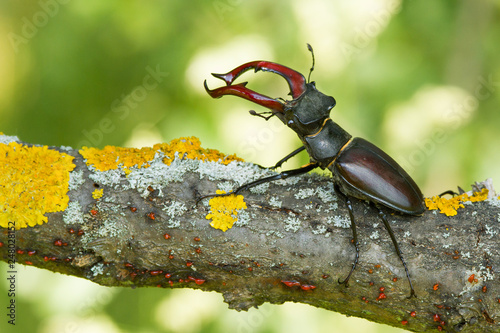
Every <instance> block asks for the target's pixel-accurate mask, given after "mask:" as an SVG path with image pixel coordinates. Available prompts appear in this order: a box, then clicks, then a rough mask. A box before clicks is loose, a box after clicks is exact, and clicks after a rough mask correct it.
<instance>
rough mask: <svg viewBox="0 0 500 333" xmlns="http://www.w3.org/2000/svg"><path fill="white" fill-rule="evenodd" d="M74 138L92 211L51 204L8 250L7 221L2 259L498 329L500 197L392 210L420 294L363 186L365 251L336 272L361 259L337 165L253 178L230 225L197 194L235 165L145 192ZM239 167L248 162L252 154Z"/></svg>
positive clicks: (248, 303)
mask: <svg viewBox="0 0 500 333" xmlns="http://www.w3.org/2000/svg"><path fill="white" fill-rule="evenodd" d="M65 152H66V153H68V154H70V155H72V156H74V157H75V160H74V163H75V164H76V169H75V171H80V170H81V171H83V180H84V183H83V184H82V185H81V186H79V187H78V189H76V190H72V191H70V192H69V193H68V195H69V197H70V202H71V201H78V202H79V204H80V206H81V207H82V211H83V221H81V223H76V222H75V223H73V224H71V223H68V219H65V218H64V214H65V213H64V212H61V213H52V214H48V215H47V216H48V223H46V224H44V225H39V226H36V227H32V228H26V229H21V230H18V231H16V232H15V239H16V242H15V249H10V252H9V246H8V244H9V233H8V231H7V230H6V229H4V230H3V232H1V233H0V242H2V243H3V246H2V247H0V258H1V259H2V260H3V261H7V262H8V261H9V260H10V259H12V251H13V250H15V260H16V261H17V262H18V263H20V264H29V265H33V266H36V267H40V268H44V269H48V270H51V271H55V272H60V273H64V274H68V275H74V276H78V277H81V278H85V279H88V280H91V281H93V282H95V283H98V284H100V285H105V286H123V287H131V286H135V287H145V286H161V287H165V288H184V287H188V288H197V289H201V290H207V291H217V292H220V293H222V294H223V296H224V300H225V302H227V303H228V304H229V307H230V308H233V309H236V310H246V309H248V308H250V307H253V306H259V305H260V304H262V303H264V302H271V303H276V304H281V303H283V302H286V301H293V302H301V303H306V304H310V305H314V306H317V307H321V308H324V309H328V310H331V311H337V312H340V313H343V314H346V315H350V316H357V317H362V318H366V319H368V320H372V321H375V322H379V323H384V324H389V325H393V326H397V327H401V328H404V329H407V330H410V331H415V332H428V331H434V330H438V326H440V327H441V328H442V329H443V330H445V331H461V332H498V331H500V323H499V322H500V283H499V277H498V276H499V274H500V259H499V247H498V234H499V231H500V223H499V218H500V204H499V201H498V199H496V198H495V199H489V200H487V201H484V202H478V203H474V204H468V205H465V208H463V209H460V210H459V211H458V214H457V215H456V216H454V217H447V216H445V215H443V214H438V213H436V212H431V211H427V212H426V213H425V214H424V215H423V216H422V217H411V216H402V215H397V214H394V215H391V212H390V211H387V214H388V219H389V222H390V223H391V225H392V228H393V230H394V233H395V235H396V238H397V240H398V242H399V246H400V247H401V250H402V251H403V253H404V257H405V260H406V263H407V265H408V269H409V271H410V274H411V278H412V280H413V285H414V287H415V291H416V294H417V296H418V297H417V298H411V299H408V298H407V297H408V295H409V294H410V289H409V285H408V281H407V279H406V276H405V271H404V268H403V266H402V264H401V262H400V260H399V258H398V256H397V255H396V252H395V249H394V247H393V245H392V243H391V240H390V238H389V235H388V234H387V232H386V230H385V229H384V225H383V224H382V222H381V221H380V220H379V217H378V215H377V211H376V210H375V209H374V208H373V207H371V206H370V205H368V204H366V203H365V202H361V201H359V200H356V199H353V207H354V214H355V218H356V223H357V227H358V228H357V231H358V238H359V241H360V259H359V264H358V267H357V268H356V270H355V272H354V273H353V275H352V277H351V281H350V286H349V287H348V288H346V287H344V286H343V285H339V283H338V282H337V281H338V279H343V278H344V277H345V276H346V275H347V273H348V272H349V270H350V268H351V265H352V262H353V259H354V247H353V246H352V244H351V242H350V240H351V238H352V234H351V229H350V228H349V219H348V212H347V209H346V207H345V203H344V202H342V201H341V200H340V198H339V199H337V198H336V197H335V194H334V193H333V186H332V182H331V178H329V177H327V176H319V175H305V176H300V177H296V178H294V179H288V180H286V181H277V182H273V183H270V184H269V185H266V186H264V187H261V188H260V190H259V189H258V190H256V191H253V192H252V191H245V193H243V195H244V198H245V201H246V203H247V206H248V209H246V210H245V211H244V212H241V213H240V215H239V216H240V221H239V222H238V223H236V225H235V226H234V227H233V228H232V229H229V230H228V231H227V232H222V231H220V230H216V229H214V228H212V227H211V226H210V225H209V221H208V220H207V219H206V218H205V216H206V215H207V213H208V211H209V207H208V204H207V201H208V200H204V201H203V202H202V203H200V204H199V205H198V206H197V207H196V206H195V198H196V195H197V194H198V193H201V194H207V193H213V192H214V191H215V190H216V189H217V188H218V186H220V185H221V184H222V185H223V186H224V184H225V185H227V184H228V182H231V181H232V179H229V177H228V179H227V180H225V181H224V180H219V181H213V180H210V177H208V176H206V175H205V176H203V175H200V173H199V172H197V170H191V171H188V172H184V173H182V176H181V177H179V178H178V179H177V180H176V181H172V182H170V183H169V184H168V185H166V186H164V187H162V188H158V187H156V188H155V187H154V186H151V187H150V188H149V191H148V194H147V196H145V195H144V193H143V192H142V191H138V190H136V189H123V190H119V189H117V187H113V186H110V185H108V184H99V182H98V181H96V180H95V178H94V180H92V179H91V178H89V177H90V176H91V174H92V173H93V172H94V171H91V170H89V169H88V167H87V166H86V165H85V163H84V162H83V160H82V157H81V156H80V155H79V154H78V152H77V151H65ZM171 167H172V168H176V167H179V166H178V165H175V164H172V166H171ZM238 168H241V169H242V172H244V170H243V169H244V168H245V166H244V165H243V164H241V165H239V166H238ZM255 169H256V170H258V168H255ZM262 174H266V175H269V171H266V170H263V171H262ZM116 181H117V182H118V183H119V182H124V181H125V180H124V179H117V180H116ZM234 186H236V185H234ZM97 187H98V188H100V189H104V193H106V195H105V196H104V197H103V198H101V199H100V200H95V199H93V198H92V196H91V193H92V191H94V190H95V189H96V188H97ZM141 194H142V196H141ZM182 204H183V206H182ZM175 207H181V208H179V209H177V210H176V209H173V208H175ZM151 213H154V219H153V218H152V217H153V215H152V214H151ZM341 225H342V226H341ZM166 234H167V235H168V236H166ZM9 254H10V255H9ZM285 282H286V283H285ZM308 289H309V290H308Z"/></svg>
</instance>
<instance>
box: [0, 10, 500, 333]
mask: <svg viewBox="0 0 500 333" xmlns="http://www.w3.org/2000/svg"><path fill="white" fill-rule="evenodd" d="M499 8H500V1H498V0H489V1H488V0H466V1H453V2H448V1H436V0H419V1H406V2H404V3H403V2H402V1H400V0H355V1H336V2H333V1H327V0H313V1H306V0H292V1H284V0H276V1H263V0H256V1H242V0H221V1H215V0H209V1H200V0H192V1H182V2H181V1H158V0H152V1H147V2H146V1H142V2H141V1H132V0H131V1H117V0H108V1H101V0H86V1H83V0H72V1H70V0H39V1H14V0H0V131H1V132H4V133H5V134H7V135H17V136H19V138H20V139H21V140H23V141H26V142H31V143H38V144H47V145H56V146H60V145H65V146H72V147H75V148H77V147H80V146H83V145H86V146H97V147H104V146H105V145H120V146H135V147H142V146H148V145H152V144H154V143H157V142H162V141H163V142H168V141H170V140H171V139H174V138H178V137H181V136H197V137H199V138H200V139H201V141H202V144H203V146H205V147H209V148H215V149H219V150H221V151H223V152H225V153H236V154H238V155H239V156H241V157H243V158H244V159H245V160H248V161H252V162H255V163H259V164H261V165H273V164H274V163H275V162H276V161H277V160H278V159H279V158H281V157H283V156H284V155H286V154H287V153H288V152H290V151H292V150H293V149H295V148H298V147H299V146H300V142H299V141H298V139H297V138H296V136H295V135H294V134H293V133H292V132H291V131H289V130H288V129H287V128H286V127H285V126H283V125H281V124H280V123H279V121H278V120H277V119H272V120H270V121H268V122H265V121H264V120H263V119H260V118H257V117H251V116H250V115H249V114H248V110H250V109H255V110H257V111H263V110H262V109H259V108H258V107H257V106H256V105H253V104H251V103H249V102H246V101H243V100H238V99H236V98H234V97H225V98H222V99H220V100H213V99H211V98H210V97H209V96H208V95H207V94H206V93H205V91H204V89H203V80H205V79H207V80H208V84H209V86H210V87H218V86H220V84H221V83H222V82H221V81H218V80H216V79H215V78H212V77H211V76H210V73H211V72H216V73H224V72H227V71H229V70H230V69H232V68H234V67H235V66H237V65H240V64H242V63H244V62H247V61H251V60H259V59H262V60H270V61H274V62H278V63H281V64H284V65H287V66H289V67H292V68H294V69H296V70H298V71H300V72H302V73H304V74H305V75H307V73H308V71H309V68H310V67H311V56H310V54H309V52H308V51H307V49H306V43H310V44H311V45H312V46H313V47H314V50H315V55H316V69H315V71H314V72H313V73H312V80H314V81H316V82H317V87H318V88H319V90H320V91H322V92H324V93H327V94H329V95H332V96H334V97H335V98H336V100H337V107H336V108H335V109H334V110H333V112H332V118H333V119H334V120H335V121H337V122H338V123H339V124H341V126H343V127H344V129H346V130H347V131H349V132H350V133H351V134H353V135H354V136H362V137H364V138H366V139H368V140H370V141H372V142H374V143H375V144H377V145H378V146H380V147H382V148H383V149H384V150H385V151H386V152H388V153H389V154H390V155H391V156H393V157H394V158H395V159H396V160H397V161H399V162H400V163H401V164H402V165H403V166H404V168H405V169H406V170H407V171H409V173H410V174H411V175H412V176H413V177H414V179H415V180H416V182H417V183H418V184H420V185H421V188H422V190H423V192H424V194H426V195H427V196H430V195H434V194H437V193H440V192H442V191H444V190H448V189H455V188H456V186H457V185H459V186H462V187H464V188H467V187H468V186H469V185H470V184H471V183H472V182H474V181H481V180H484V179H485V178H488V177H491V178H493V180H494V183H496V184H497V186H500V185H498V184H499V180H500V171H499V168H498V165H499V162H500V154H499V153H498V147H499V144H500V137H499V135H498V132H499V130H500V112H499V107H500V93H499V91H500V56H499V50H500V17H499V15H500V11H499ZM242 80H248V81H250V83H249V87H250V88H252V89H255V90H257V91H259V92H262V93H264V94H267V95H269V96H272V97H286V94H287V93H288V91H287V86H286V84H285V81H283V80H282V79H281V78H279V77H277V76H275V75H272V74H269V73H257V74H254V73H253V72H248V73H247V74H245V76H244V77H243V78H242ZM305 162H307V156H305V154H304V156H301V157H300V158H296V160H294V161H290V162H289V163H288V165H287V167H290V168H293V167H296V166H298V165H301V164H304V163H305ZM18 269H19V275H18V278H19V281H18V282H19V284H18V290H19V293H18V296H17V301H18V312H17V325H16V327H15V330H13V331H17V332H43V333H45V332H47V333H48V332H111V333H114V332H183V333H189V332H227V331H236V332H304V331H309V332H326V331H328V332H365V333H367V332H400V331H401V330H399V329H396V328H391V327H388V326H383V325H377V324H373V323H369V322H367V321H364V320H362V319H356V318H346V317H344V316H342V315H338V314H335V313H330V312H327V311H323V310H320V309H315V308H312V307H310V306H307V305H300V304H291V303H287V304H285V305H281V306H273V305H269V304H265V305H263V306H261V307H260V308H259V309H258V310H256V309H252V310H250V311H249V312H246V313H238V312H235V311H232V310H228V309H227V306H226V304H225V303H223V302H222V297H221V296H220V295H219V294H215V293H203V292H199V291H193V290H161V289H139V290H138V289H136V290H132V289H124V288H117V289H108V288H104V287H100V286H97V285H94V284H92V283H89V282H87V281H84V280H81V279H77V278H72V277H66V276H62V275H60V274H53V273H50V272H46V271H43V270H39V269H34V268H31V267H23V266H18ZM6 271H7V268H6V266H5V264H3V263H2V264H1V265H0V275H1V276H2V278H1V279H0V295H2V296H1V297H0V299H5V298H4V296H5V295H6V288H7V281H6V280H5V278H3V277H4V276H5V274H6ZM2 302H3V301H2ZM2 307H3V306H2ZM5 325H6V323H5V319H2V321H1V322H0V327H1V328H2V329H1V331H2V332H5V330H4V328H3V327H4V326H5ZM7 329H9V328H7Z"/></svg>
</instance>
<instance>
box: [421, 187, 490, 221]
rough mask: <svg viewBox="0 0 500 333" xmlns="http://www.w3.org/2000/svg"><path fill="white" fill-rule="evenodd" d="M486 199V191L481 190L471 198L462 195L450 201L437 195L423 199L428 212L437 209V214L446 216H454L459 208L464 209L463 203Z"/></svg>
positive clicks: (464, 194) (465, 194)
mask: <svg viewBox="0 0 500 333" xmlns="http://www.w3.org/2000/svg"><path fill="white" fill-rule="evenodd" d="M486 199H488V189H485V188H483V189H482V190H481V192H474V193H473V195H472V196H469V195H468V194H467V193H463V194H460V195H457V196H454V197H453V198H451V199H446V198H443V197H440V196H438V195H436V196H433V197H432V198H425V205H426V206H427V208H428V209H429V210H436V209H439V212H440V213H442V214H445V215H446V216H455V215H457V210H458V209H459V208H464V205H463V204H462V203H463V202H467V201H470V202H477V201H484V200H486Z"/></svg>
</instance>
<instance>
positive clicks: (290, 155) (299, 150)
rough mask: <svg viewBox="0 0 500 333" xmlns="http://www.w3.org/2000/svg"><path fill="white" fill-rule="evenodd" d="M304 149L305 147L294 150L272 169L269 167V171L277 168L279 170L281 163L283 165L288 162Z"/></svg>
mask: <svg viewBox="0 0 500 333" xmlns="http://www.w3.org/2000/svg"><path fill="white" fill-rule="evenodd" d="M304 149H306V147H305V146H302V147H300V148H297V149H295V150H294V151H292V152H291V153H290V154H288V155H286V156H285V157H283V158H282V159H281V160H279V161H278V162H277V163H276V164H275V165H274V166H273V167H271V168H269V169H277V168H279V167H280V166H281V165H282V164H283V163H285V162H286V161H288V160H289V159H291V158H292V157H294V156H295V155H297V154H298V153H300V152H301V151H303V150H304Z"/></svg>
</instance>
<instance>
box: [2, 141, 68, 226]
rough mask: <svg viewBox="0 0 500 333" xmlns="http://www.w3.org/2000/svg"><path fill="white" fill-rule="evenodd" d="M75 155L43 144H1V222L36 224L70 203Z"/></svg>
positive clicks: (4, 223)
mask: <svg viewBox="0 0 500 333" xmlns="http://www.w3.org/2000/svg"><path fill="white" fill-rule="evenodd" d="M72 161H73V157H72V156H70V155H67V154H64V153H60V152H58V151H56V150H52V149H49V148H48V147H47V146H43V147H28V146H26V145H23V144H20V143H16V142H11V143H9V144H0V226H2V227H4V228H7V227H9V226H10V225H9V222H10V223H12V222H15V228H16V229H20V228H26V227H28V226H30V227H33V226H35V225H37V224H43V223H46V222H47V217H46V216H44V214H46V213H53V212H59V211H63V210H64V209H66V207H67V206H68V201H69V197H68V195H67V193H68V183H69V172H70V171H71V170H73V169H74V168H75V165H74V164H73V163H72Z"/></svg>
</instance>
